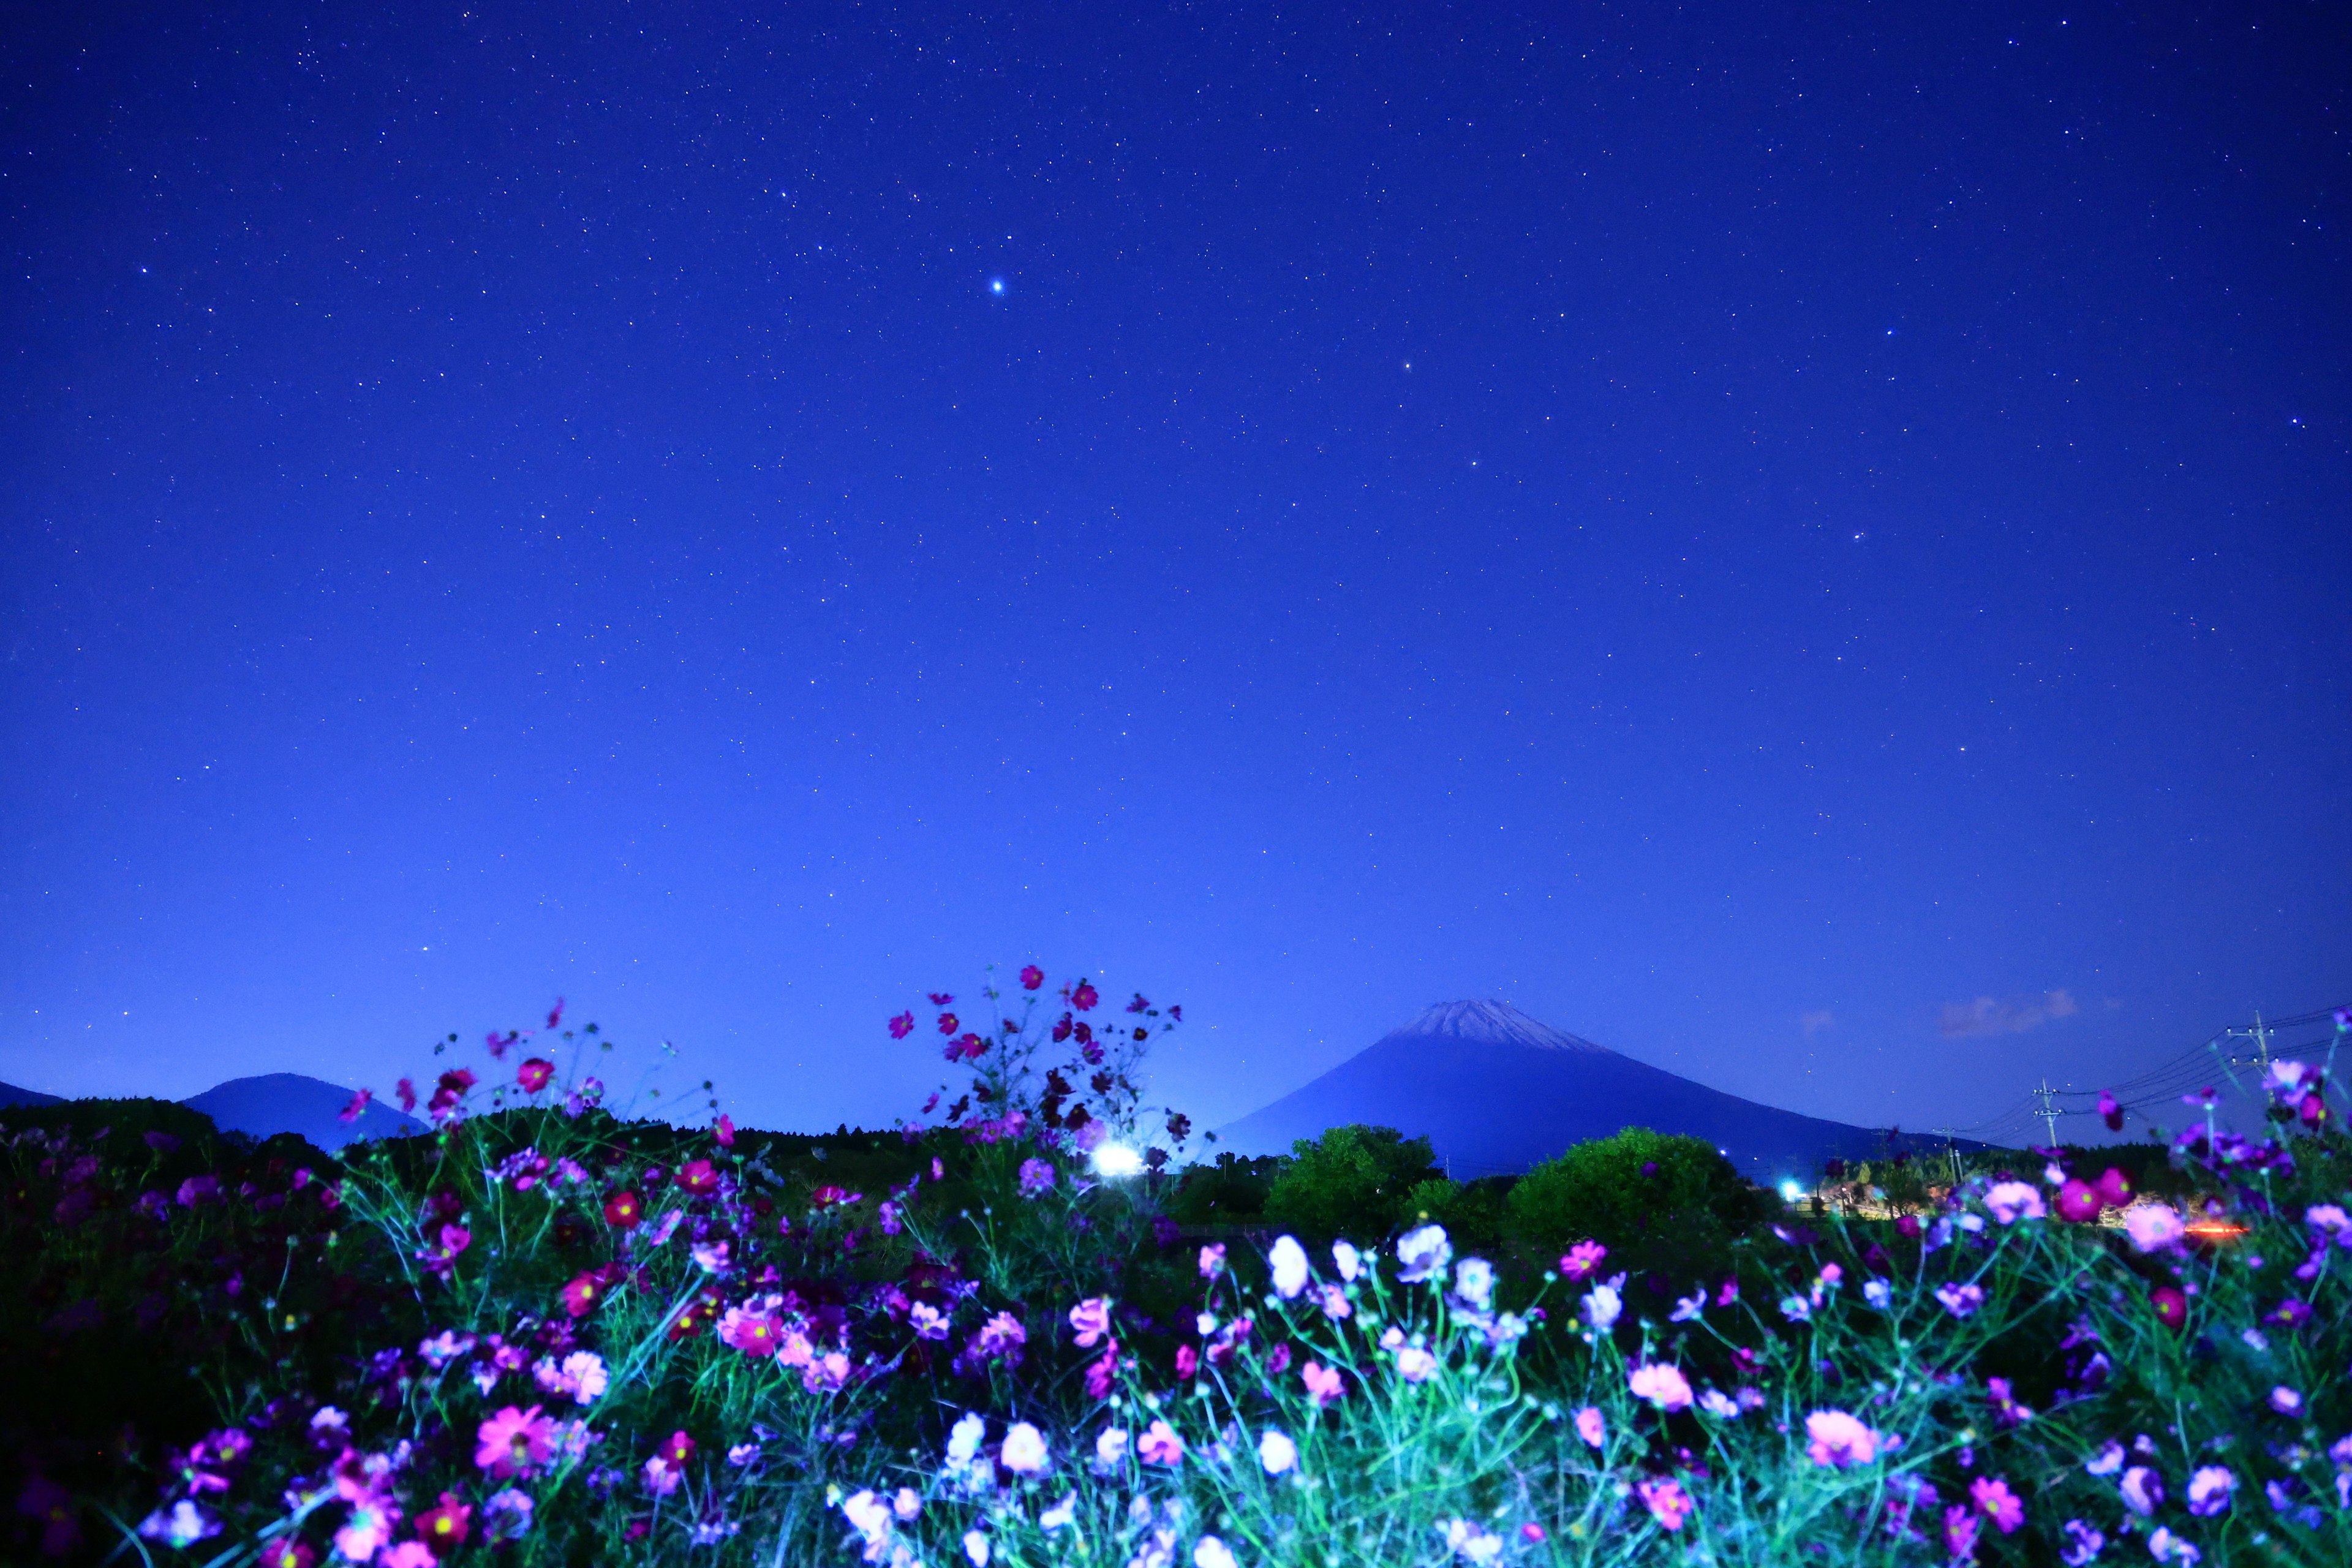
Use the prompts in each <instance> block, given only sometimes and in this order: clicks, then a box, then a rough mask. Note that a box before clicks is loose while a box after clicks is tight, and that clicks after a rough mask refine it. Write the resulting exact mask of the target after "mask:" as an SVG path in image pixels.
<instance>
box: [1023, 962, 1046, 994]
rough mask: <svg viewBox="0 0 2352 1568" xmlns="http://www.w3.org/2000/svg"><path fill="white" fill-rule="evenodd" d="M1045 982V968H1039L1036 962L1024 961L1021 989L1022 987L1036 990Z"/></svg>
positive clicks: (1026, 989) (1027, 989) (1025, 989)
mask: <svg viewBox="0 0 2352 1568" xmlns="http://www.w3.org/2000/svg"><path fill="white" fill-rule="evenodd" d="M1043 984H1045V971H1044V970H1042V969H1040V968H1038V967H1037V966H1036V965H1035V964H1034V963H1024V964H1023V965H1022V966H1021V989H1022V990H1024V991H1034V990H1036V989H1037V987H1039V986H1040V985H1043Z"/></svg>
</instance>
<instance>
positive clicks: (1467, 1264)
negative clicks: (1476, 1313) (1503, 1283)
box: [1454, 1258, 1495, 1312]
mask: <svg viewBox="0 0 2352 1568" xmlns="http://www.w3.org/2000/svg"><path fill="white" fill-rule="evenodd" d="M1454 1294H1455V1295H1456V1296H1459V1297H1461V1298H1462V1300H1465V1301H1467V1302H1468V1303H1470V1305H1471V1306H1473V1307H1475V1308H1476V1309H1478V1310H1480V1311H1482V1312H1483V1311H1485V1310H1486V1309H1487V1307H1488V1306H1489V1305H1490V1304H1492V1303H1493V1301H1494V1300H1495V1266H1494V1265H1493V1264H1491V1263H1489V1262H1487V1261H1486V1259H1485V1258H1464V1259H1463V1260H1462V1261H1461V1262H1459V1263H1457V1264H1455V1265H1454Z"/></svg>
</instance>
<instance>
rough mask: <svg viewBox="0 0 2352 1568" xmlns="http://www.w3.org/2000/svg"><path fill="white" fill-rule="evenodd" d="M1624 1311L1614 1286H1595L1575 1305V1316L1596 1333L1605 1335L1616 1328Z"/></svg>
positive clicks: (1620, 1298) (1622, 1302)
mask: <svg viewBox="0 0 2352 1568" xmlns="http://www.w3.org/2000/svg"><path fill="white" fill-rule="evenodd" d="M1576 1310H1577V1315H1578V1316H1580V1317H1581V1318H1582V1319H1583V1320H1584V1321H1586V1322H1588V1323H1590V1324H1591V1325H1592V1329H1593V1331H1594V1332H1596V1333H1603V1334H1605V1333H1607V1332H1608V1331H1610V1330H1611V1329H1612V1328H1613V1327H1615V1326H1616V1322H1617V1319H1618V1316H1619V1314H1620V1313H1622V1312H1623V1311H1624V1310H1625V1300H1624V1298H1623V1297H1622V1296H1620V1295H1618V1294H1617V1288H1616V1287H1615V1286H1614V1285H1595V1286H1594V1287H1593V1288H1592V1289H1590V1290H1588V1291H1586V1292H1585V1293H1584V1300H1581V1301H1580V1302H1578V1303H1577V1307H1576Z"/></svg>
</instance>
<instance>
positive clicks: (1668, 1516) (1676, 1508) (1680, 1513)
mask: <svg viewBox="0 0 2352 1568" xmlns="http://www.w3.org/2000/svg"><path fill="white" fill-rule="evenodd" d="M1633 1491H1634V1495H1636V1496H1637V1497H1639V1498H1640V1499H1641V1500H1642V1506H1643V1508H1646V1509H1648V1510H1650V1517H1651V1518H1652V1519H1654V1520H1656V1521H1658V1523H1659V1524H1660V1525H1662V1526H1663V1527H1664V1528H1665V1529H1667V1530H1680V1529H1681V1528H1682V1527H1683V1521H1685V1520H1686V1519H1688V1518H1689V1517H1690V1514H1691V1509H1692V1507H1693V1506H1694V1505H1693V1503H1692V1502H1691V1496H1690V1493H1688V1492H1686V1491H1685V1490H1683V1488H1682V1483H1681V1482H1680V1481H1672V1480H1664V1481H1661V1480H1650V1481H1642V1482H1639V1483H1637V1484H1636V1485H1635V1486H1634V1488H1633Z"/></svg>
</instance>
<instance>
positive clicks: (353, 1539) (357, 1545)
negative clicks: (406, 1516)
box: [335, 1497, 400, 1563]
mask: <svg viewBox="0 0 2352 1568" xmlns="http://www.w3.org/2000/svg"><path fill="white" fill-rule="evenodd" d="M399 1523H400V1510H398V1509H396V1508H394V1506H393V1505H392V1504H391V1503H389V1502H386V1501H384V1500H383V1499H381V1498H373V1497H372V1498H368V1499H366V1500H363V1501H361V1502H356V1503H353V1504H352V1511H351V1515H350V1517H349V1518H347V1519H345V1520H344V1521H343V1527H342V1528H341V1530H338V1531H335V1550H336V1551H338V1552H341V1553H342V1554H343V1555H344V1556H345V1557H347V1558H349V1559H351V1561H352V1562H354V1563H365V1562H367V1561H368V1560H369V1559H370V1558H372V1557H373V1556H374V1555H375V1554H376V1553H377V1552H381V1551H383V1549H384V1548H385V1547H386V1546H388V1545H390V1544H391V1543H392V1532H393V1531H394V1528H395V1527H396V1526H398V1524H399Z"/></svg>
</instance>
